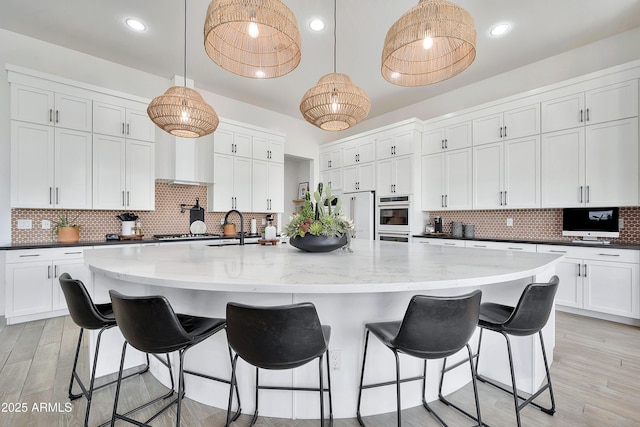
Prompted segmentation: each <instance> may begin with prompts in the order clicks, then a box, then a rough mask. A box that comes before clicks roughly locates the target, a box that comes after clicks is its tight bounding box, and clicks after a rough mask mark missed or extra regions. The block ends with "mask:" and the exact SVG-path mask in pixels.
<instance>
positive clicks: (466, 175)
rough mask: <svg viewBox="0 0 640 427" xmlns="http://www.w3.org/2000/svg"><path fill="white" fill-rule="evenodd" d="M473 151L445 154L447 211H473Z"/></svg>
mask: <svg viewBox="0 0 640 427" xmlns="http://www.w3.org/2000/svg"><path fill="white" fill-rule="evenodd" d="M471 167H472V165H471V149H470V148H467V149H464V150H456V151H451V152H448V153H446V154H445V188H446V190H447V191H446V192H445V207H446V208H447V209H453V210H455V209H471V207H472V196H471V194H472V184H471V182H472V173H471Z"/></svg>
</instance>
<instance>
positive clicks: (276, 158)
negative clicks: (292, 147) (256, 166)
mask: <svg viewBox="0 0 640 427" xmlns="http://www.w3.org/2000/svg"><path fill="white" fill-rule="evenodd" d="M269 153H270V154H271V158H270V159H269V161H270V162H271V163H284V144H283V143H281V142H274V141H269Z"/></svg>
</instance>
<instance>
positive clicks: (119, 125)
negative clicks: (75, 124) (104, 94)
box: [93, 102, 126, 136]
mask: <svg viewBox="0 0 640 427" xmlns="http://www.w3.org/2000/svg"><path fill="white" fill-rule="evenodd" d="M125 121H126V115H125V109H124V107H121V106H119V105H111V104H105V103H103V102H94V103H93V132H94V133H100V134H103V135H112V136H125Z"/></svg>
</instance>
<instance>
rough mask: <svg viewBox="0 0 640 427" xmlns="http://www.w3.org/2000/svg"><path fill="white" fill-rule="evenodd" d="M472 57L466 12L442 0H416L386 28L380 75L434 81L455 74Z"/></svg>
mask: <svg viewBox="0 0 640 427" xmlns="http://www.w3.org/2000/svg"><path fill="white" fill-rule="evenodd" d="M475 57H476V29H475V26H474V23H473V17H472V16H471V15H470V14H469V12H467V11H466V10H465V9H463V8H461V7H460V6H458V5H456V4H453V3H451V2H449V1H446V0H420V1H419V3H418V5H417V6H414V7H413V8H411V9H410V10H409V11H408V12H407V13H405V14H404V15H402V16H401V17H400V19H398V20H397V21H396V22H395V23H394V24H393V25H392V26H391V28H389V31H388V32H387V36H386V38H385V40H384V47H383V49H382V76H383V77H384V78H385V80H387V81H389V82H390V83H393V84H397V85H400V86H424V85H429V84H434V83H438V82H441V81H443V80H447V79H450V78H451V77H453V76H456V75H458V74H459V73H461V72H462V71H464V70H465V69H466V68H467V67H469V65H471V63H472V62H473V60H474V59H475ZM395 73H397V77H394V76H396V74H395Z"/></svg>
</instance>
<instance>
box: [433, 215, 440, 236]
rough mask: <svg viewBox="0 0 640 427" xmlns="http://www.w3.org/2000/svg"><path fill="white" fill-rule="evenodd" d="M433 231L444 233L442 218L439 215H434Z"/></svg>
mask: <svg viewBox="0 0 640 427" xmlns="http://www.w3.org/2000/svg"><path fill="white" fill-rule="evenodd" d="M433 232H434V233H442V218H440V217H439V216H436V217H433Z"/></svg>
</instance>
